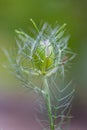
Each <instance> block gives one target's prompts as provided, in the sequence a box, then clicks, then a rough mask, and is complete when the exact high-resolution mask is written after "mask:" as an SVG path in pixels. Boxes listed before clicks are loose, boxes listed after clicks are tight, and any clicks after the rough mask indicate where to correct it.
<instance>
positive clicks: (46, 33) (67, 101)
mask: <svg viewBox="0 0 87 130" xmlns="http://www.w3.org/2000/svg"><path fill="white" fill-rule="evenodd" d="M31 22H32V23H33V25H34V27H35V30H36V33H35V36H33V37H31V36H30V35H28V34H27V33H25V32H23V31H20V30H15V32H16V34H17V40H16V43H17V47H16V48H15V50H14V53H12V55H13V56H9V57H11V58H9V59H10V63H11V65H12V68H13V69H14V72H15V74H16V77H17V78H18V79H19V80H20V81H21V82H22V84H23V85H24V86H25V87H27V88H30V89H31V90H34V92H36V93H38V94H40V95H42V98H43V99H44V102H45V103H41V102H40V103H41V104H40V103H39V104H40V108H41V111H42V109H43V114H46V116H47V118H46V119H45V120H44V122H47V123H46V124H47V125H46V127H47V128H46V130H61V129H62V127H63V126H62V124H63V121H64V120H65V119H67V118H68V119H69V118H70V117H69V111H68V108H69V107H70V105H71V101H72V97H73V93H74V89H72V90H71V91H70V89H69V92H68V88H69V86H71V83H72V81H71V80H70V82H65V84H64V77H65V68H66V66H69V63H70V61H71V60H72V59H73V58H74V57H75V54H74V53H73V52H72V51H71V49H70V48H69V47H68V40H69V36H66V29H65V27H66V24H63V25H62V26H59V25H57V26H55V27H52V26H51V25H49V24H48V23H45V24H43V25H42V27H41V28H40V29H39V28H38V27H37V25H36V24H35V22H34V21H33V20H32V19H31ZM5 53H6V54H7V52H5ZM58 75H59V77H58ZM33 76H34V77H37V82H38V78H39V77H41V79H40V80H41V81H40V82H42V85H41V86H39V87H38V85H37V84H35V82H34V80H32V77H33ZM60 77H61V82H62V85H63V86H64V87H62V88H60V87H61V86H59V84H58V83H56V80H55V79H57V80H58V79H59V78H60ZM66 91H67V93H66ZM43 104H44V105H43ZM41 105H42V107H41ZM44 107H45V108H44ZM44 110H45V111H46V112H44ZM69 110H70V109H69Z"/></svg>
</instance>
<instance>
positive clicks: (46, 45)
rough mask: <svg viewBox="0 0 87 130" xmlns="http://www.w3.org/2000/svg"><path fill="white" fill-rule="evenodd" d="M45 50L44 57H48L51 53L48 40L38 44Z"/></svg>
mask: <svg viewBox="0 0 87 130" xmlns="http://www.w3.org/2000/svg"><path fill="white" fill-rule="evenodd" d="M40 44H41V45H42V46H43V47H44V49H45V56H46V57H49V56H50V54H51V52H52V46H51V43H50V41H49V40H45V41H41V43H40Z"/></svg>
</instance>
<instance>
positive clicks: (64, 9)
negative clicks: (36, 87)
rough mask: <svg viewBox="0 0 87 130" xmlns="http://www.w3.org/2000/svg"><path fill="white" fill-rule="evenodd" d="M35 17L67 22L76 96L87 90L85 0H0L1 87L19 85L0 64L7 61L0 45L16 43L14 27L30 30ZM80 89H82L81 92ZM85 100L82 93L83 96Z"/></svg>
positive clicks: (8, 47)
mask: <svg viewBox="0 0 87 130" xmlns="http://www.w3.org/2000/svg"><path fill="white" fill-rule="evenodd" d="M30 18H32V19H34V20H35V22H36V23H37V25H39V24H40V23H41V22H45V21H47V22H48V23H50V24H55V23H56V21H58V23H59V24H60V25H62V24H63V23H67V30H68V32H69V33H70V35H71V39H70V47H71V48H72V49H73V51H75V52H76V53H77V58H76V60H75V64H74V67H73V72H74V77H75V79H76V82H77V83H78V85H77V86H78V87H77V90H78V93H79V97H80V96H82V94H83V93H84V94H85V95H86V92H85V90H87V87H86V86H87V57H86V55H87V25H86V24H87V0H0V91H13V90H14V88H16V89H18V88H17V86H19V83H18V82H17V80H16V79H15V78H14V76H13V75H12V74H11V73H10V71H9V70H8V69H5V68H3V65H5V64H8V61H7V59H6V57H5V56H4V54H3V52H2V48H6V49H8V50H10V48H11V47H12V46H13V44H15V33H14V30H15V29H19V28H22V29H23V30H24V31H26V32H29V31H30V30H31V29H32V24H31V22H30V21H29V19H30ZM81 92H83V93H81ZM83 100H84V96H83Z"/></svg>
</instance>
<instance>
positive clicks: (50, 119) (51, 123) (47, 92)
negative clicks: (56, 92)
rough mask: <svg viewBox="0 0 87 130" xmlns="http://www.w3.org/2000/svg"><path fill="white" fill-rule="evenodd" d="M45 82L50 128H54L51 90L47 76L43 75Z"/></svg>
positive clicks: (51, 129) (52, 129)
mask: <svg viewBox="0 0 87 130" xmlns="http://www.w3.org/2000/svg"><path fill="white" fill-rule="evenodd" d="M43 84H44V91H45V98H46V105H47V109H48V117H49V123H50V130H54V129H55V128H54V122H53V118H52V109H51V101H50V91H49V85H48V82H47V78H46V76H44V77H43Z"/></svg>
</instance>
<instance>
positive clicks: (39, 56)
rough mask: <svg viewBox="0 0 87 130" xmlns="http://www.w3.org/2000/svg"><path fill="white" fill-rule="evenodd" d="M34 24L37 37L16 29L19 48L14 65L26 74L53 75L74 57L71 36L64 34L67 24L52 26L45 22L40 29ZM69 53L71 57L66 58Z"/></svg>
mask: <svg viewBox="0 0 87 130" xmlns="http://www.w3.org/2000/svg"><path fill="white" fill-rule="evenodd" d="M34 25H35V27H36V29H37V33H36V36H35V37H31V36H30V35H28V34H26V33H25V32H23V31H18V30H16V33H17V37H18V38H17V46H18V49H17V52H16V58H15V65H14V67H16V70H20V71H22V72H23V73H26V74H32V75H46V76H51V74H53V73H55V72H57V70H58V69H60V70H61V67H62V65H64V64H66V63H67V62H68V61H69V60H71V59H72V58H74V55H73V53H72V52H71V51H70V50H69V48H68V39H69V37H68V36H64V33H65V26H66V24H64V25H63V26H56V27H54V28H52V27H51V26H50V25H49V24H47V23H45V24H43V26H42V28H41V29H40V30H39V29H38V28H37V26H36V24H35V23H34ZM67 55H69V57H68V58H66V60H64V59H65V57H67ZM18 68H19V69H18ZM17 72H18V73H19V71H17Z"/></svg>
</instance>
